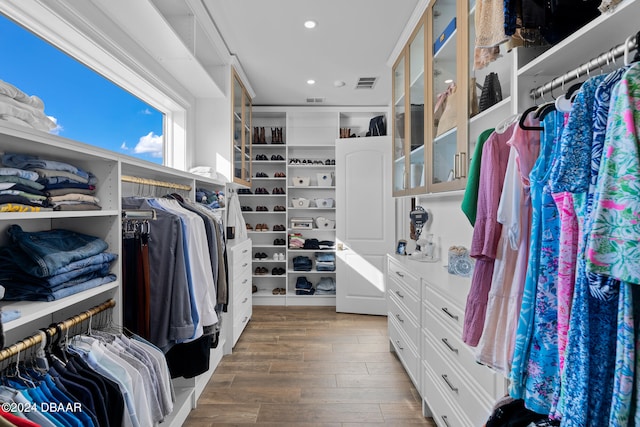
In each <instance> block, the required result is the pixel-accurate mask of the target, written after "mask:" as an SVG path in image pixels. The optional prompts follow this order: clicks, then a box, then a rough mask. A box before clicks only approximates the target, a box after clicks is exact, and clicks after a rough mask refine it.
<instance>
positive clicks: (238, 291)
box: [232, 270, 251, 304]
mask: <svg viewBox="0 0 640 427" xmlns="http://www.w3.org/2000/svg"><path fill="white" fill-rule="evenodd" d="M233 287H234V288H233V293H232V295H233V303H234V304H235V303H237V302H238V301H239V300H240V299H242V298H244V297H245V296H247V295H250V294H251V270H247V271H245V272H244V273H243V274H241V275H239V277H237V278H234V279H233Z"/></svg>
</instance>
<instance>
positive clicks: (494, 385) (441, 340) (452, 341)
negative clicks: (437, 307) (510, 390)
mask: <svg viewBox="0 0 640 427" xmlns="http://www.w3.org/2000/svg"><path fill="white" fill-rule="evenodd" d="M423 307H424V313H423V315H424V317H423V319H424V320H423V326H424V328H425V329H426V330H427V331H428V333H430V334H431V335H432V337H431V338H432V339H433V341H434V342H435V343H436V346H437V347H439V349H440V351H441V352H442V353H443V354H445V355H446V356H447V357H448V360H449V361H450V362H451V364H452V365H454V366H455V364H459V365H460V366H461V367H462V369H464V370H465V371H466V373H467V374H468V375H465V377H467V376H468V377H469V378H473V380H475V382H476V383H477V386H478V387H480V388H481V389H482V390H484V391H485V392H486V393H487V394H488V395H489V396H492V397H494V398H498V397H501V395H502V394H503V392H504V390H502V389H500V390H499V391H498V385H499V384H501V383H502V382H504V377H503V376H502V374H499V373H497V372H496V371H493V370H491V369H490V368H488V367H487V366H484V365H481V364H479V363H477V362H476V359H475V355H474V353H473V351H472V350H471V349H470V348H469V347H468V346H467V345H466V344H464V343H463V342H462V340H461V339H460V338H459V337H458V335H457V331H456V332H455V334H454V331H452V330H451V329H450V328H449V327H447V326H445V324H444V323H443V322H442V321H441V319H440V318H438V317H440V316H439V315H438V316H436V313H434V312H433V307H431V306H427V305H426V304H425V305H423ZM427 354H429V353H428V352H427V351H425V353H424V354H423V357H425V358H426V357H427ZM461 374H462V372H461Z"/></svg>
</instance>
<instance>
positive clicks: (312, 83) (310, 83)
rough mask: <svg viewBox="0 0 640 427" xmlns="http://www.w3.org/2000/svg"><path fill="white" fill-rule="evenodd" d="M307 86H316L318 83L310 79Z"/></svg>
mask: <svg viewBox="0 0 640 427" xmlns="http://www.w3.org/2000/svg"><path fill="white" fill-rule="evenodd" d="M307 84H308V85H314V84H316V81H315V80H313V79H309V80H307Z"/></svg>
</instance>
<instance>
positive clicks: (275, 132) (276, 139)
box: [271, 128, 284, 144]
mask: <svg viewBox="0 0 640 427" xmlns="http://www.w3.org/2000/svg"><path fill="white" fill-rule="evenodd" d="M271 143H272V144H284V139H283V138H282V128H275V129H274V128H271Z"/></svg>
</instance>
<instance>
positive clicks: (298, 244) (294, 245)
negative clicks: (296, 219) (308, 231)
mask: <svg viewBox="0 0 640 427" xmlns="http://www.w3.org/2000/svg"><path fill="white" fill-rule="evenodd" d="M303 247H304V237H302V234H300V233H290V234H289V249H302V248H303Z"/></svg>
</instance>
